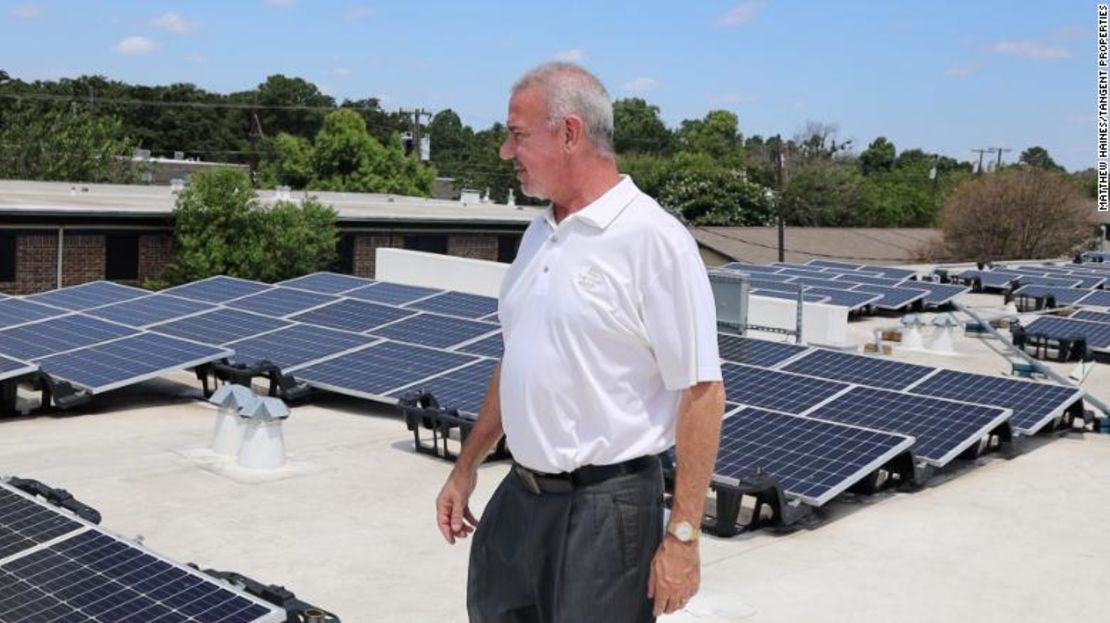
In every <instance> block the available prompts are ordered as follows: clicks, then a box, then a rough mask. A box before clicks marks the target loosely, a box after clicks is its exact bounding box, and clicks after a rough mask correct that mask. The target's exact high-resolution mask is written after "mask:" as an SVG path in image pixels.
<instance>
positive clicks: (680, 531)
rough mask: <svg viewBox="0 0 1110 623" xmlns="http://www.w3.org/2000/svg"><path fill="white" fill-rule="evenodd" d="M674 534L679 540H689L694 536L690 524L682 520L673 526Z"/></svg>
mask: <svg viewBox="0 0 1110 623" xmlns="http://www.w3.org/2000/svg"><path fill="white" fill-rule="evenodd" d="M674 535H675V536H676V537H678V540H679V541H689V540H690V539H692V538H694V529H693V528H692V527H690V524H689V523H687V522H685V521H683V522H682V523H680V524H678V525H676V526H675V527H674Z"/></svg>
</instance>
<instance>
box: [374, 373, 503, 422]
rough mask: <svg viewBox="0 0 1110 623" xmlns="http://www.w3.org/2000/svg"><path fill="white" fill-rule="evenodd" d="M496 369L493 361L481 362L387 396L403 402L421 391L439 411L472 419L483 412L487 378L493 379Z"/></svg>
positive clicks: (487, 383) (487, 385)
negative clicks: (405, 398)
mask: <svg viewBox="0 0 1110 623" xmlns="http://www.w3.org/2000/svg"><path fill="white" fill-rule="evenodd" d="M496 368H497V362H496V361H494V360H492V359H481V360H479V361H476V362H474V363H472V364H470V365H467V366H464V367H462V368H457V369H455V370H451V371H449V372H444V373H443V374H438V375H436V376H433V377H431V378H427V379H424V380H422V381H419V382H417V383H414V384H412V385H409V386H407V387H404V388H402V389H397V390H394V391H392V392H390V393H389V397H391V398H402V397H404V396H405V395H406V394H409V393H411V392H414V391H424V392H428V393H430V394H431V395H432V396H433V397H434V398H435V399H436V402H437V403H438V404H439V406H440V408H443V409H455V410H456V411H458V413H459V415H463V416H469V417H472V418H473V417H476V416H477V415H478V411H479V410H481V408H482V403H483V402H484V401H485V399H486V390H487V389H488V388H489V380H490V377H491V376H493V371H494V370H495V369H496Z"/></svg>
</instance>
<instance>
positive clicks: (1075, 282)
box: [1018, 275, 1083, 288]
mask: <svg viewBox="0 0 1110 623" xmlns="http://www.w3.org/2000/svg"><path fill="white" fill-rule="evenodd" d="M1018 283H1019V284H1021V285H1030V284H1035V285H1042V286H1056V287H1060V288H1078V287H1080V286H1081V285H1082V284H1083V280H1082V279H1079V278H1074V279H1073V278H1070V277H1064V278H1060V277H1039V276H1034V275H1021V276H1020V277H1018Z"/></svg>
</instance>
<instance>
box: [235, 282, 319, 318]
mask: <svg viewBox="0 0 1110 623" xmlns="http://www.w3.org/2000/svg"><path fill="white" fill-rule="evenodd" d="M338 300H339V298H338V297H336V296H334V295H331V294H320V293H319V292H309V291H307V290H297V289H295V288H272V289H270V290H266V291H265V292H259V293H258V294H252V295H250V296H245V297H243V298H240V299H235V300H234V301H228V302H227V303H225V305H227V306H228V307H231V308H234V309H243V310H246V311H252V312H254V313H256V314H262V315H264V316H272V317H274V318H284V317H285V316H289V315H292V314H295V313H298V312H303V311H305V310H308V309H312V308H313V307H319V306H321V305H327V304H328V303H332V302H334V301H338Z"/></svg>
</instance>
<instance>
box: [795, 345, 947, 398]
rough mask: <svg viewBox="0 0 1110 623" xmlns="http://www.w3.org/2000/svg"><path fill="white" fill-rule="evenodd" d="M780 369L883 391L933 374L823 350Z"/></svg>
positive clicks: (910, 366) (922, 368) (914, 367)
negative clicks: (878, 388) (882, 389)
mask: <svg viewBox="0 0 1110 623" xmlns="http://www.w3.org/2000/svg"><path fill="white" fill-rule="evenodd" d="M781 369H782V370H784V371H786V372H795V373H797V374H808V375H810V376H816V377H818V378H822V379H832V380H835V381H844V382H846V383H858V384H860V385H869V386H871V387H881V388H884V389H903V388H905V387H906V386H908V385H910V384H912V383H913V382H914V381H917V380H920V379H922V378H924V377H925V376H927V375H929V374H931V373H932V372H933V371H934V370H936V368H931V367H929V366H919V365H915V364H912V363H904V362H901V361H891V360H890V359H880V358H878V357H872V356H870V355H856V354H853V353H841V352H837V351H833V350H828V349H824V348H815V349H813V350H811V351H810V352H808V353H806V354H805V355H803V356H802V357H800V358H798V359H795V360H794V361H791V362H790V363H788V364H787V365H785V366H783V367H782V368H781Z"/></svg>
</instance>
